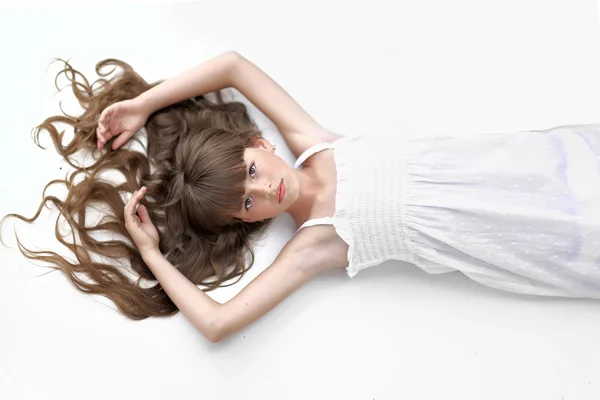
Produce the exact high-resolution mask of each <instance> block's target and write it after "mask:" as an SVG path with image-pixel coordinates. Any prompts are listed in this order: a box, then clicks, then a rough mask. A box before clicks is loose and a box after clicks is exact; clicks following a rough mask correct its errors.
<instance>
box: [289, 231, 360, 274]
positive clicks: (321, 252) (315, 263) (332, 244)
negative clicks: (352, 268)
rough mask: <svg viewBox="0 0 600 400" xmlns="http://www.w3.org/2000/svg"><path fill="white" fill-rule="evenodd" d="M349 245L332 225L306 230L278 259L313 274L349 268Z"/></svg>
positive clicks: (301, 232) (293, 240)
mask: <svg viewBox="0 0 600 400" xmlns="http://www.w3.org/2000/svg"><path fill="white" fill-rule="evenodd" d="M347 254H348V245H347V244H346V243H345V242H344V241H343V240H342V239H341V238H340V237H339V236H338V235H337V233H336V231H335V228H334V227H333V226H331V225H319V226H312V227H309V228H304V229H302V230H301V231H300V232H298V233H297V234H296V235H295V236H294V237H293V238H292V239H291V240H290V241H289V242H288V243H287V244H286V245H285V246H284V248H283V250H282V251H281V253H280V254H279V256H278V257H277V258H278V259H281V260H285V262H286V263H287V264H290V265H294V266H296V267H298V268H302V269H307V270H310V271H311V272H321V271H324V270H328V269H337V268H339V269H342V268H345V267H347V266H348V260H347Z"/></svg>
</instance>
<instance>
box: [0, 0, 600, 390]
mask: <svg viewBox="0 0 600 400" xmlns="http://www.w3.org/2000/svg"><path fill="white" fill-rule="evenodd" d="M599 39H600V24H599V23H598V12H597V4H596V0H487V1H477V0H470V1H469V0H460V1H452V2H448V1H445V0H430V1H422V0H411V1H395V2H388V1H384V0H375V1H368V2H364V1H361V2H342V1H341V0H340V1H337V2H324V1H316V0H311V1H306V0H303V1H301V2H300V1H298V2H281V1H275V0H271V1H263V0H260V1H257V0H253V1H241V0H239V1H235V2H234V1H212V2H199V3H192V4H183V3H179V4H174V5H170V6H167V5H163V6H149V5H147V6H123V5H117V4H115V2H110V4H109V5H108V6H106V7H105V8H90V7H83V6H71V7H64V8H50V7H48V8H46V9H39V8H38V9H30V8H29V7H22V8H21V9H17V10H7V9H3V10H1V12H0V45H1V46H0V48H1V49H2V63H1V64H0V76H2V77H3V80H2V85H1V90H0V105H1V110H2V111H1V114H0V132H1V133H0V138H1V141H0V214H1V215H2V216H3V215H5V214H7V213H9V212H19V213H22V214H25V215H28V216H31V215H33V212H34V211H35V210H36V209H37V205H38V202H39V201H40V199H41V195H42V189H43V187H44V185H45V184H46V183H47V182H49V181H50V180H51V179H55V178H61V177H64V174H65V173H66V171H67V168H66V165H65V164H64V163H63V162H61V161H60V159H59V157H58V156H57V154H56V152H55V151H54V150H53V148H49V149H48V150H46V151H44V150H41V149H39V148H37V147H36V146H35V145H34V143H33V141H32V140H31V136H30V130H31V128H32V127H33V126H35V125H36V124H38V123H40V122H41V121H42V120H43V119H44V118H45V117H47V116H49V115H53V114H56V113H57V112H58V111H59V108H58V102H59V100H61V99H63V100H64V102H65V108H66V110H67V111H69V110H73V111H76V108H73V107H72V105H73V102H72V97H71V96H69V93H68V92H67V93H64V94H61V95H56V96H54V87H53V78H54V74H55V73H56V71H57V65H53V66H50V67H49V68H48V70H47V71H45V70H46V67H47V66H48V63H49V61H50V59H51V58H53V57H62V58H71V61H72V63H73V65H74V66H75V67H76V68H78V69H80V70H82V71H83V72H84V73H86V74H88V76H89V77H93V75H92V74H93V72H94V69H93V68H94V65H95V62H96V61H99V60H100V59H103V58H106V57H116V58H120V59H123V60H125V61H127V62H129V63H130V64H132V65H133V66H134V68H136V69H137V70H138V71H139V72H140V73H141V74H142V75H143V76H144V77H146V79H148V80H150V81H153V80H157V79H162V78H166V77H169V76H172V75H173V74H175V73H178V72H180V71H182V70H183V69H187V68H189V67H191V66H193V65H194V64H196V63H199V62H202V61H204V60H206V59H207V58H209V57H211V56H213V55H216V54H217V53H219V52H221V51H225V50H228V49H235V50H238V51H239V52H241V53H242V54H244V55H245V56H246V57H248V58H249V59H251V60H252V61H254V62H255V63H257V64H258V65H259V66H261V67H262V68H263V69H264V70H266V71H267V72H268V73H269V74H271V75H272V76H273V77H274V78H275V79H276V80H277V81H278V82H279V83H280V84H281V85H282V86H283V87H284V88H286V89H287V90H288V91H289V92H290V93H291V94H292V95H293V96H294V97H295V98H296V99H297V100H298V101H299V102H300V103H301V104H302V105H303V106H304V107H305V108H306V109H307V110H308V111H309V112H310V113H312V114H313V115H314V116H315V118H316V119H317V120H319V121H320V122H321V123H322V124H323V125H325V126H327V127H328V128H330V129H332V130H335V131H337V132H340V133H351V134H356V133H362V134H366V135H374V136H376V135H386V136H398V137H399V136H400V135H404V134H430V133H438V132H451V133H455V134H462V133H472V132H501V131H513V130H524V129H544V128H548V127H551V126H555V125H562V124H569V123H592V122H600V95H599V94H600V40H599ZM254 115H255V116H256V117H257V118H259V123H260V125H261V126H262V127H264V128H265V129H267V136H268V137H269V138H271V139H272V140H273V141H275V142H276V143H277V144H279V146H278V148H283V150H282V151H285V150H286V149H285V148H284V143H283V142H282V140H281V137H280V136H279V135H278V133H276V132H275V131H273V129H272V126H270V125H269V124H268V122H267V121H265V120H264V117H261V116H260V115H257V114H256V113H254ZM42 143H43V144H45V145H48V144H50V140H49V139H48V138H44V139H43V140H42ZM283 154H284V155H285V156H286V157H287V158H286V159H287V160H288V161H289V162H290V163H292V162H293V161H294V160H293V158H292V157H291V154H290V153H289V152H286V153H283ZM55 219H56V212H55V211H52V210H51V211H45V212H44V214H42V217H41V220H40V221H39V222H38V223H37V224H35V225H34V226H33V227H29V226H27V225H26V224H23V223H19V224H16V226H17V230H18V231H19V232H21V238H22V239H23V241H24V243H25V244H27V245H34V246H35V247H38V248H40V249H46V248H56V240H55V239H54V234H53V223H54V221H55ZM12 228H13V222H12V221H11V222H9V223H7V224H6V225H5V227H4V230H3V234H4V237H5V238H6V242H7V244H8V245H9V246H10V247H9V248H5V247H0V321H1V322H0V398H1V399H6V400H9V399H10V400H18V399H57V400H58V399H60V400H68V399H84V398H85V399H89V400H92V399H94V400H95V399H106V398H115V399H137V398H139V399H142V398H143V399H147V400H151V399H175V398H177V399H179V398H203V399H214V400H217V399H235V400H238V399H277V400H280V399H302V400H306V399H347V400H372V399H377V400H382V399H411V400H420V399H444V400H447V399H461V400H481V399H486V400H496V399H498V400H500V399H502V400H506V399H511V400H520V399H523V400H534V399H543V400H561V399H564V400H588V399H589V400H592V399H598V398H600V379H599V378H598V377H599V376H600V302H594V301H585V300H563V299H549V298H533V297H526V296H516V295H512V294H509V293H503V292H499V291H495V290H493V289H488V288H486V287H482V286H479V285H477V284H475V283H473V282H471V281H469V280H468V279H466V278H465V277H464V276H462V275H459V274H446V275H442V276H430V275H427V274H425V273H424V272H422V271H420V270H418V269H417V268H416V267H414V266H411V265H408V264H404V263H387V264H385V265H382V266H379V267H375V268H372V269H370V270H367V271H365V272H362V273H360V274H359V275H358V276H357V277H355V278H354V279H352V280H351V279H349V278H347V277H346V276H345V274H344V273H343V272H342V271H340V272H336V273H330V274H325V275H323V276H320V277H318V278H317V279H315V280H314V281H312V282H311V283H309V284H308V285H306V286H305V287H303V288H301V289H300V290H299V291H298V292H296V293H295V294H293V295H292V296H291V297H290V298H289V299H287V300H286V301H285V302H284V303H283V304H281V305H280V306H279V307H277V308H276V309H275V310H273V311H272V312H271V313H270V314H268V315H267V316H266V317H265V318H263V319H262V320H260V321H258V322H257V323H256V324H255V325H253V326H251V327H249V328H248V329H245V330H244V331H242V332H240V333H239V334H237V335H235V336H234V337H232V338H230V339H229V340H227V341H225V342H222V343H220V344H217V345H213V344H210V343H209V342H207V341H206V340H204V338H203V337H202V336H201V335H200V334H199V333H197V332H196V331H195V330H194V329H193V327H192V326H191V325H190V324H189V323H188V322H187V321H186V319H185V318H184V317H183V315H181V314H179V315H178V316H176V317H174V318H169V319H150V320H145V321H142V322H132V321H129V320H127V319H125V318H124V317H122V316H120V315H119V314H118V313H116V312H115V311H114V310H113V309H111V308H110V307H107V306H106V304H107V302H106V301H103V300H102V299H96V298H92V297H90V296H86V295H83V294H81V293H79V292H77V291H76V290H75V289H74V288H73V287H72V286H71V285H70V284H69V283H68V282H67V280H66V279H65V278H64V277H63V276H62V275H60V273H52V274H48V275H45V276H42V277H39V278H35V277H34V276H35V275H41V274H43V273H44V272H46V270H45V269H41V268H39V267H35V266H33V265H32V264H30V263H29V262H28V261H27V260H26V259H24V258H23V257H22V256H21V255H20V253H19V251H18V249H17V248H16V247H15V240H14V235H13V233H12ZM293 232H294V226H293V221H292V220H291V218H289V217H288V216H282V217H281V218H278V219H277V221H276V223H275V225H274V226H273V227H272V229H271V230H270V231H269V238H268V239H267V240H266V241H265V243H269V245H268V246H267V245H264V246H263V247H260V248H259V249H258V259H257V263H256V265H255V267H254V268H253V270H252V272H251V273H250V274H249V275H248V276H247V277H246V279H245V280H244V281H243V282H242V283H240V284H238V285H237V286H235V287H233V288H229V289H226V290H225V289H224V290H220V291H218V292H216V293H214V296H215V298H218V299H220V300H226V299H228V298H230V297H231V296H233V295H234V294H235V293H236V292H238V291H239V290H240V289H241V288H242V287H243V285H245V284H246V283H247V282H248V281H249V280H250V279H251V278H252V277H253V276H256V275H257V274H258V273H259V272H260V271H261V270H262V269H264V268H265V267H266V266H267V265H269V263H270V262H271V261H272V260H273V258H274V257H275V255H276V253H277V251H278V250H279V249H280V248H281V247H282V246H283V245H284V243H285V242H286V241H287V240H288V239H289V238H290V237H291V236H292V234H293Z"/></svg>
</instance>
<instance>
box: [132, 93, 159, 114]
mask: <svg viewBox="0 0 600 400" xmlns="http://www.w3.org/2000/svg"><path fill="white" fill-rule="evenodd" d="M149 92H151V90H146V91H145V92H143V93H142V94H140V95H139V96H137V97H135V98H134V99H133V101H134V102H135V105H136V108H137V109H138V110H139V111H140V112H142V113H143V114H144V115H146V117H149V116H150V114H152V113H153V112H154V111H156V110H155V106H154V104H153V102H152V97H151V93H149Z"/></svg>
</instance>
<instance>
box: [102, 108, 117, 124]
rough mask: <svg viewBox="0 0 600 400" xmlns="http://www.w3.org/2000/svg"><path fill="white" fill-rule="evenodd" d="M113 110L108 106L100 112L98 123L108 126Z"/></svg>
mask: <svg viewBox="0 0 600 400" xmlns="http://www.w3.org/2000/svg"><path fill="white" fill-rule="evenodd" d="M113 108H114V107H111V106H109V107H107V108H105V109H104V111H102V114H100V122H102V124H104V125H108V121H109V120H110V117H111V116H112V112H113Z"/></svg>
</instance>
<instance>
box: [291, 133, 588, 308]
mask: <svg viewBox="0 0 600 400" xmlns="http://www.w3.org/2000/svg"><path fill="white" fill-rule="evenodd" d="M324 149H332V150H333V154H334V158H335V164H336V169H337V185H338V186H337V193H336V203H335V204H336V209H335V213H334V215H333V216H328V217H324V218H319V219H314V220H309V221H307V222H306V223H304V224H303V225H302V226H301V227H300V228H299V229H298V230H300V229H303V228H306V227H308V226H312V225H318V224H331V225H333V226H334V227H335V229H336V232H337V233H338V235H339V236H340V237H341V238H342V239H343V240H344V241H345V242H346V243H347V244H348V266H347V268H346V271H347V273H348V275H349V276H350V277H353V276H355V275H356V274H357V273H358V272H359V271H360V270H362V269H365V268H367V267H371V266H373V265H376V264H380V263H382V262H384V261H387V260H392V259H394V260H402V261H406V262H409V263H412V264H415V265H416V266H418V267H420V268H421V269H423V270H424V271H426V272H428V273H431V274H437V273H445V272H451V271H460V272H462V273H463V274H465V275H466V276H468V277H469V278H471V279H473V280H475V281H477V282H480V283H481V284H484V285H486V286H489V287H493V288H496V289H502V290H506V291H510V292H515V293H523V294H532V295H548V296H565V297H587V298H600V124H591V125H568V126H560V127H555V128H551V129H548V130H544V131H523V132H511V133H493V134H479V135H470V136H468V137H450V136H437V137H425V138H405V139H394V140H393V142H384V141H378V140H377V139H371V138H367V137H344V138H342V139H339V140H337V141H335V142H333V143H322V144H319V145H317V146H313V147H312V148H310V149H309V150H307V151H306V152H305V153H304V154H302V155H301V156H300V157H299V158H298V160H297V162H296V165H295V167H296V168H299V167H300V166H301V165H302V163H303V162H304V160H306V159H307V158H308V157H310V156H311V155H312V154H314V153H316V152H317V151H322V150H324Z"/></svg>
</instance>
